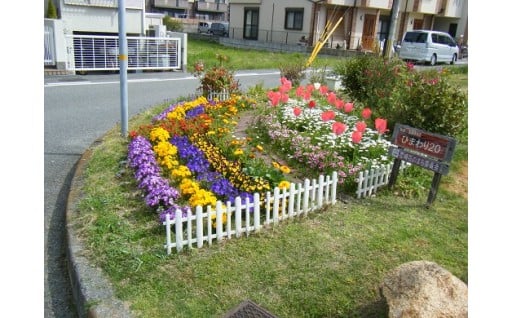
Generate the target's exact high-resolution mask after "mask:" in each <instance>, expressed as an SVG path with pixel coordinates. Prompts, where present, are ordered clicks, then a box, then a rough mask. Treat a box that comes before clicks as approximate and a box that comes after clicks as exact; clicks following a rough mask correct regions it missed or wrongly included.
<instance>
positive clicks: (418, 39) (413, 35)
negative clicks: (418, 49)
mask: <svg viewBox="0 0 512 318" xmlns="http://www.w3.org/2000/svg"><path fill="white" fill-rule="evenodd" d="M426 40H427V33H424V32H407V33H406V34H405V38H404V42H412V43H425V41H426Z"/></svg>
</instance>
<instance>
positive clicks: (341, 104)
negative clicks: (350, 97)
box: [335, 99, 345, 109]
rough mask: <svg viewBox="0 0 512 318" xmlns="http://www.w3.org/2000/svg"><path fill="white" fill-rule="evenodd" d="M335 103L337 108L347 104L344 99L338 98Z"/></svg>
mask: <svg viewBox="0 0 512 318" xmlns="http://www.w3.org/2000/svg"><path fill="white" fill-rule="evenodd" d="M335 105H336V108H337V109H343V106H345V102H344V101H343V99H336V102H335Z"/></svg>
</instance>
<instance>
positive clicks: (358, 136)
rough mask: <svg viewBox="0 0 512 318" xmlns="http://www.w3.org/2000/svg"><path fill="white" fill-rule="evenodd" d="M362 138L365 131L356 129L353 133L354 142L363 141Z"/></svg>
mask: <svg viewBox="0 0 512 318" xmlns="http://www.w3.org/2000/svg"><path fill="white" fill-rule="evenodd" d="M361 139H363V133H362V132H360V131H357V130H355V131H354V132H353V133H352V142H353V143H355V144H358V143H360V142H361Z"/></svg>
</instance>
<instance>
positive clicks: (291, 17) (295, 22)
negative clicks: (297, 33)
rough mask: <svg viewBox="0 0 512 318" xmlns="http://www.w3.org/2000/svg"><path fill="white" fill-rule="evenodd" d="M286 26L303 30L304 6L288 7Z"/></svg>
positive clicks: (288, 28)
mask: <svg viewBox="0 0 512 318" xmlns="http://www.w3.org/2000/svg"><path fill="white" fill-rule="evenodd" d="M285 10H286V11H285V12H286V13H285V14H286V16H285V18H284V28H285V29H286V30H302V23H303V22H302V21H303V20H304V8H286V9H285Z"/></svg>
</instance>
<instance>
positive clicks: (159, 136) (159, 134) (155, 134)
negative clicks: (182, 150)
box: [149, 127, 170, 142]
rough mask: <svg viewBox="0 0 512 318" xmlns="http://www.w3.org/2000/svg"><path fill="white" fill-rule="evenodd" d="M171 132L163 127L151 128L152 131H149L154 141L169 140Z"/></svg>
mask: <svg viewBox="0 0 512 318" xmlns="http://www.w3.org/2000/svg"><path fill="white" fill-rule="evenodd" d="M169 137H170V136H169V132H168V131H167V130H165V129H163V128H162V127H156V128H153V129H151V132H150V133H149V139H150V140H151V141H153V142H155V141H158V142H161V141H167V140H169Z"/></svg>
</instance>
